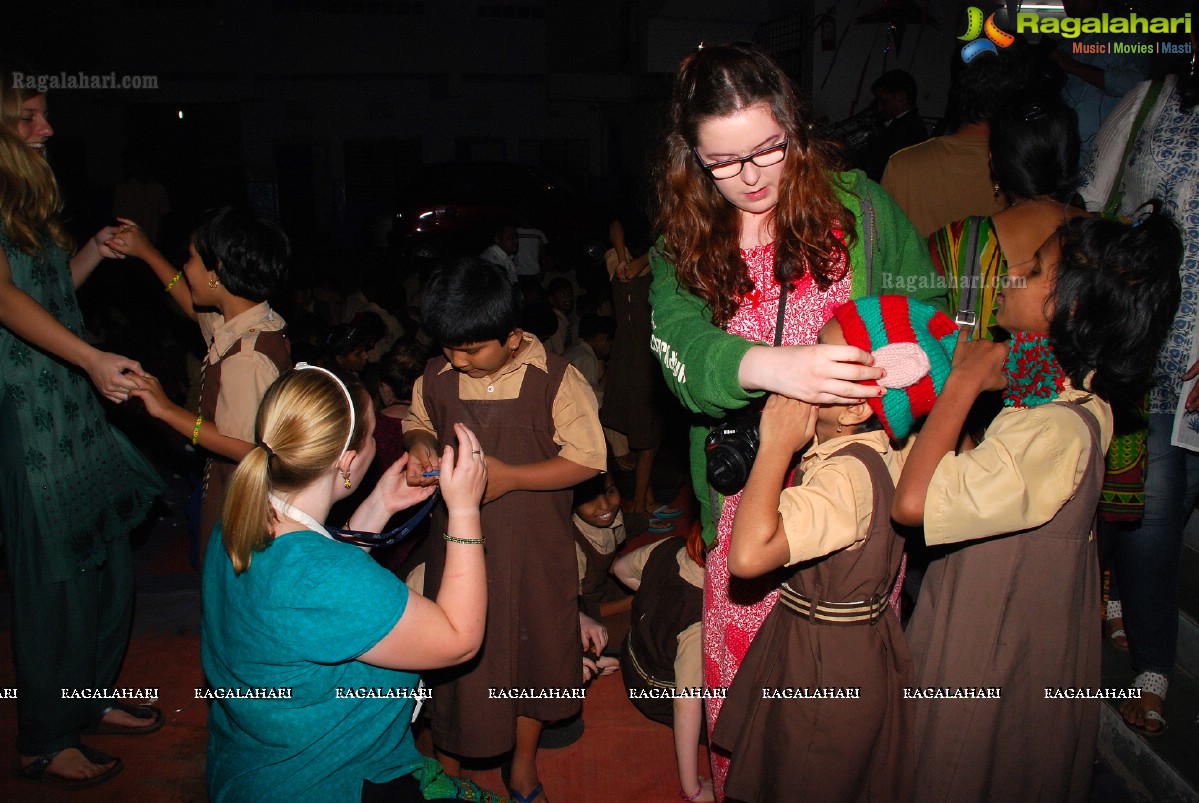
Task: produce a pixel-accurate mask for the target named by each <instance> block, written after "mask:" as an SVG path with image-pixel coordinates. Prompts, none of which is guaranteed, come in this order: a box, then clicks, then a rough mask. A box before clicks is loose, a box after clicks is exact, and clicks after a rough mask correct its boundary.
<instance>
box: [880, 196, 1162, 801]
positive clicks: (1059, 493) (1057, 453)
mask: <svg viewBox="0 0 1199 803" xmlns="http://www.w3.org/2000/svg"><path fill="white" fill-rule="evenodd" d="M1181 258H1182V243H1181V241H1180V238H1179V234H1178V229H1177V227H1176V226H1175V225H1174V224H1173V223H1171V222H1170V220H1169V218H1168V217H1166V216H1165V215H1162V214H1159V213H1153V214H1150V215H1148V216H1146V217H1144V218H1142V219H1141V220H1139V221H1137V222H1136V223H1134V224H1132V225H1131V226H1129V225H1125V224H1122V223H1118V222H1116V221H1110V220H1100V219H1096V218H1082V217H1076V218H1073V219H1072V220H1070V221H1069V222H1068V223H1066V224H1065V225H1064V226H1062V228H1060V229H1059V230H1058V231H1057V232H1055V233H1054V234H1053V235H1052V236H1051V237H1050V238H1049V239H1048V240H1046V241H1045V243H1044V244H1043V245H1042V246H1041V248H1040V249H1039V250H1038V251H1037V253H1036V255H1035V256H1034V257H1033V259H1032V260H1030V261H1028V262H1025V263H1020V264H1015V265H1011V266H1009V268H1008V273H1007V276H1006V277H1005V279H1004V284H1003V288H1002V291H1001V293H1000V295H999V297H998V310H997V312H996V314H995V320H996V322H997V323H998V324H999V326H1001V327H1003V329H1005V330H1007V331H1008V332H1010V333H1011V334H1012V340H1011V341H1010V343H1004V344H1000V343H991V342H986V341H979V342H974V343H963V344H962V345H961V346H959V348H958V352H959V353H958V355H957V360H956V361H955V364H954V367H953V373H952V374H951V375H950V377H949V379H948V380H947V381H946V383H945V388H944V392H943V394H942V396H941V398H940V399H939V400H938V401H937V404H936V406H935V407H934V408H933V411H932V413H931V414H930V415H929V417H928V421H927V423H926V424H925V426H924V429H923V430H922V431H921V433H920V438H919V439H918V440H917V441H916V444H915V445H914V446H913V447H912V450H911V452H909V454H908V459H907V462H906V464H905V466H904V471H903V478H902V479H901V480H900V483H899V485H898V487H897V488H896V491H895V504H894V507H893V510H892V515H894V517H895V520H896V521H898V522H901V523H904V524H909V525H923V526H924V536H925V540H926V541H927V542H928V543H929V544H932V545H944V546H953V547H956V548H955V549H953V550H952V551H951V552H949V553H948V554H946V555H945V556H944V557H942V558H940V559H938V560H935V561H933V563H932V564H931V565H930V566H929V569H928V573H927V574H926V575H925V577H924V582H923V583H922V584H921V587H920V598H919V600H917V602H916V609H915V611H914V612H913V614H912V619H911V622H909V624H908V630H907V636H908V640H909V642H910V644H911V645H912V658H913V661H914V663H915V670H916V687H917V689H918V690H921V691H924V690H928V689H932V690H936V689H941V688H948V689H957V688H962V687H966V688H982V689H986V690H991V689H994V690H997V694H996V695H995V696H993V697H989V698H988V697H983V698H974V699H938V698H937V697H936V696H935V695H927V696H921V697H918V698H917V699H915V700H913V709H914V717H915V738H914V741H913V745H914V748H915V751H916V779H915V792H914V797H913V799H914V800H919V801H921V802H922V803H923V802H924V801H933V802H935V801H958V800H977V801H1007V800H1053V801H1082V800H1086V799H1087V793H1088V788H1089V786H1090V781H1091V773H1092V768H1093V762H1094V758H1095V742H1096V737H1097V734H1098V728H1099V706H1100V705H1101V703H1100V701H1099V700H1098V699H1096V698H1094V697H1092V696H1091V695H1090V694H1088V693H1089V692H1092V691H1094V690H1096V689H1097V688H1098V687H1099V684H1100V666H1099V661H1100V638H1101V635H1100V627H1099V623H1098V621H1096V620H1097V619H1098V612H1097V607H1098V606H1097V605H1096V602H1095V601H1096V600H1097V599H1099V564H1098V557H1097V555H1096V548H1095V539H1094V537H1093V525H1094V519H1095V511H1096V507H1097V505H1098V501H1099V491H1100V487H1101V485H1102V483H1103V470H1104V454H1105V452H1106V451H1107V447H1108V444H1109V442H1110V440H1111V435H1112V411H1111V406H1110V402H1114V401H1122V402H1123V403H1136V402H1138V401H1139V400H1140V399H1141V398H1143V394H1144V392H1145V390H1146V388H1147V387H1148V384H1149V379H1150V374H1151V372H1152V370H1153V366H1154V355H1155V354H1156V353H1157V351H1158V348H1159V347H1160V346H1161V343H1162V341H1163V339H1164V338H1165V336H1166V333H1167V331H1168V330H1169V326H1170V323H1171V320H1172V318H1173V316H1174V311H1175V309H1177V307H1178V299H1179V294H1180V288H1179V278H1178V265H1179V262H1180V261H1181ZM984 390H1003V394H1004V405H1005V407H1004V410H1003V411H1002V412H1000V413H999V415H997V416H996V417H995V419H994V421H992V422H991V424H990V426H988V428H987V431H986V435H985V437H984V438H983V440H982V441H981V442H980V443H979V444H978V446H976V447H975V448H973V449H969V450H965V449H963V450H961V451H959V450H958V449H957V445H958V436H959V433H960V431H961V428H962V423H963V420H964V417H965V413H966V411H967V410H969V409H970V406H971V405H972V404H973V402H974V400H975V399H976V398H977V397H978V395H979V394H980V393H981V392H983V391H984ZM1059 692H1060V693H1061V694H1060V696H1054V695H1056V694H1058V693H1059ZM1080 692H1081V693H1080Z"/></svg>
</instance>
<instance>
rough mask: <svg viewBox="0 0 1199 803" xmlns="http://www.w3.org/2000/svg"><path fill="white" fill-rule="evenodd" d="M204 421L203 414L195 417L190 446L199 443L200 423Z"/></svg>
mask: <svg viewBox="0 0 1199 803" xmlns="http://www.w3.org/2000/svg"><path fill="white" fill-rule="evenodd" d="M203 423H204V416H200V417H199V418H197V419H196V428H195V429H193V430H192V446H198V445H199V444H200V425H201V424H203Z"/></svg>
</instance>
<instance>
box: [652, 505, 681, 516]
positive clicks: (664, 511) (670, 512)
mask: <svg viewBox="0 0 1199 803" xmlns="http://www.w3.org/2000/svg"><path fill="white" fill-rule="evenodd" d="M681 515H683V510H682V508H677V507H673V506H671V505H662V506H661V507H660V508H658V509H657V510H655V511H654V512H653V513H650V516H652V517H653V518H655V519H673V518H676V517H678V516H681Z"/></svg>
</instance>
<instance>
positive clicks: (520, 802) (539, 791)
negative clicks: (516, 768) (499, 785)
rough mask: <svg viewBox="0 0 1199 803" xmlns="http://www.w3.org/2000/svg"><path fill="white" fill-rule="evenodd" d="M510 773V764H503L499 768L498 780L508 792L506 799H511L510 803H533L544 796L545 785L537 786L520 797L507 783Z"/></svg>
mask: <svg viewBox="0 0 1199 803" xmlns="http://www.w3.org/2000/svg"><path fill="white" fill-rule="evenodd" d="M511 772H512V765H510V764H504V765H503V766H502V767H500V780H502V781H503V782H504V788H505V789H507V790H508V797H509V798H511V799H512V803H533V801H534V800H536V799H537V798H538V797H539V796H542V795H544V794H545V785H544V784H537V788H536V789H534V790H533V791H532V792H529V794H527V795H522V794H521V793H520V792H517V791H516V790H514V789H513V788H512V786H511V784H510V783H509V781H510V780H511V777H510V773H511ZM541 799H542V800H543V801H544V800H545V798H544V797H542V798H541Z"/></svg>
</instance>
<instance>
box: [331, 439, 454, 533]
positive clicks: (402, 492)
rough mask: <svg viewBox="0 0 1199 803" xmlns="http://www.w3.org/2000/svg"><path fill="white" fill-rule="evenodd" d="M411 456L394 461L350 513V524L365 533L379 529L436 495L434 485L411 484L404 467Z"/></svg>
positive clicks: (404, 455) (402, 456)
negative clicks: (402, 511) (396, 515)
mask: <svg viewBox="0 0 1199 803" xmlns="http://www.w3.org/2000/svg"><path fill="white" fill-rule="evenodd" d="M407 466H408V455H407V454H403V455H400V459H399V460H397V461H395V462H394V463H392V464H391V465H390V466H389V467H388V469H387V470H386V471H385V472H383V476H381V477H380V478H379V481H378V482H377V483H375V487H374V489H373V490H372V491H371V493H370V495H369V496H367V498H366V499H364V500H362V504H361V505H359V506H358V509H357V510H355V511H354V515H352V516H350V525H349V526H350V527H351V528H353V529H355V530H362V531H365V532H371V533H374V532H380V531H381V530H382V529H383V527H385V526H386V525H387V520H388V519H390V518H391V517H392V516H394V515H395V514H396V513H398V512H400V511H401V510H407V509H408V508H410V507H413V506H415V505H418V504H420V503H421V502H423V501H425V500H426V499H428V498H429V497H430V496H432V495H433V492H434V490H435V489H434V488H421V487H419V486H412V485H409V484H408V482H407V477H406V474H405V470H406V469H407Z"/></svg>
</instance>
